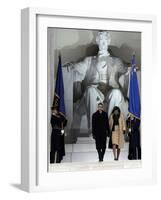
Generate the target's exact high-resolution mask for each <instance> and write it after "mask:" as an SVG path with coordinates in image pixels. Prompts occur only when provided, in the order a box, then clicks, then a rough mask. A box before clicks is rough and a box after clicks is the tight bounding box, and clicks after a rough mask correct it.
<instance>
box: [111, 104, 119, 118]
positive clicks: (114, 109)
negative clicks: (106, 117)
mask: <svg viewBox="0 0 161 200" xmlns="http://www.w3.org/2000/svg"><path fill="white" fill-rule="evenodd" d="M116 110H117V111H118V112H119V116H120V114H121V110H120V108H119V107H118V106H115V107H114V108H113V110H112V113H111V114H114V112H115V111H116Z"/></svg>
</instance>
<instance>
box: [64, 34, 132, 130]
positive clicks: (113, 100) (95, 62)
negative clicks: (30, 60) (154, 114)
mask: <svg viewBox="0 0 161 200" xmlns="http://www.w3.org/2000/svg"><path fill="white" fill-rule="evenodd" d="M110 42H111V36H110V33H109V32H107V31H99V32H98V34H97V36H96V43H97V45H98V49H99V50H98V54H97V55H96V56H89V57H86V58H84V60H83V61H81V62H78V63H68V64H66V65H64V67H68V69H69V70H68V72H69V73H70V72H71V71H72V73H73V103H74V111H73V115H75V116H77V118H79V120H81V118H82V117H83V116H86V119H87V120H86V122H87V129H88V131H89V132H90V131H91V125H92V122H91V119H92V114H93V113H94V112H95V111H96V110H97V106H98V103H100V102H101V103H103V104H104V105H105V111H106V112H107V113H108V116H109V115H110V114H111V111H112V109H113V107H114V106H118V107H119V108H120V109H121V111H122V113H123V114H124V115H125V117H126V115H127V112H128V101H127V93H125V92H124V91H125V90H124V88H123V84H122V83H120V77H121V76H124V75H125V74H126V73H127V70H128V69H127V67H126V66H125V65H124V63H123V61H122V60H121V59H120V58H117V57H112V56H111V55H110V53H109V51H108V47H109V45H110ZM78 116H79V117H78ZM73 119H75V117H73Z"/></svg>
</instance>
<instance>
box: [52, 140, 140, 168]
mask: <svg viewBox="0 0 161 200" xmlns="http://www.w3.org/2000/svg"><path fill="white" fill-rule="evenodd" d="M107 146H108V140H107ZM65 151H66V155H65V156H64V157H63V160H62V162H61V163H60V164H56V163H55V164H50V166H49V172H63V171H78V170H79V171H82V170H100V169H101V170H103V169H105V170H106V169H124V168H138V167H141V161H138V160H135V161H129V160H128V159H127V156H128V143H125V144H124V148H123V149H122V150H121V153H120V159H119V161H114V158H113V152H112V150H111V149H108V148H107V149H106V152H105V156H104V162H98V154H97V151H96V147H95V141H94V140H93V139H92V138H91V137H89V138H82V137H81V138H78V140H77V143H76V144H66V145H65Z"/></svg>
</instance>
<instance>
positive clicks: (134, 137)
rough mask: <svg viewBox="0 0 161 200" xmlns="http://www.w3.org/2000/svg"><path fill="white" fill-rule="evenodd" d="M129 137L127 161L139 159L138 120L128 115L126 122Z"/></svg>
mask: <svg viewBox="0 0 161 200" xmlns="http://www.w3.org/2000/svg"><path fill="white" fill-rule="evenodd" d="M127 126H128V135H129V155H128V159H129V160H136V159H139V160H140V159H141V144H140V143H141V142H140V140H141V138H140V119H139V118H136V117H134V116H133V115H130V116H129V118H128V120H127Z"/></svg>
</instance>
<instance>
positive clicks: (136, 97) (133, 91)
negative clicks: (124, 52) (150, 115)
mask: <svg viewBox="0 0 161 200" xmlns="http://www.w3.org/2000/svg"><path fill="white" fill-rule="evenodd" d="M128 111H129V113H131V114H132V115H134V117H136V118H139V119H140V113H141V105H140V93H139V86H138V79H137V73H136V61H135V55H133V57H132V61H131V72H130V86H129V108H128Z"/></svg>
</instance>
